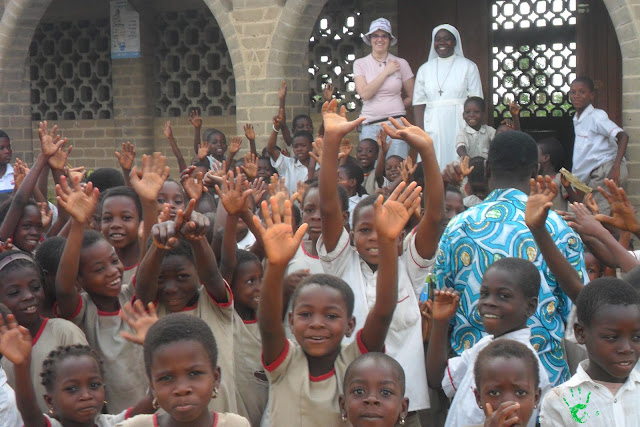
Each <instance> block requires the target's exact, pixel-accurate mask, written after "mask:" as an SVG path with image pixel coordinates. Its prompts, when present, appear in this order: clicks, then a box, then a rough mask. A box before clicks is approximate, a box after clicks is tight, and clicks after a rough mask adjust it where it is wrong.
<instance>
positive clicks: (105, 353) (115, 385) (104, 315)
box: [69, 285, 149, 413]
mask: <svg viewBox="0 0 640 427" xmlns="http://www.w3.org/2000/svg"><path fill="white" fill-rule="evenodd" d="M134 292H135V291H134V288H133V286H131V285H122V288H121V289H120V295H118V302H119V303H120V306H121V307H122V306H123V305H125V304H126V303H127V302H129V301H131V300H132V299H133V296H134ZM80 297H81V298H80V302H79V304H78V308H77V309H76V312H75V313H73V315H72V316H71V318H70V319H69V320H71V321H72V322H73V323H75V324H76V325H78V326H80V329H82V330H83V331H84V333H85V335H86V336H87V341H89V345H90V346H91V347H92V348H93V349H94V350H96V351H97V352H98V354H100V356H101V357H102V361H103V366H104V374H105V375H104V378H105V385H106V387H105V389H106V394H105V398H106V399H105V400H106V401H107V402H109V403H108V404H107V405H108V407H107V408H108V410H109V412H113V413H118V412H121V411H124V410H125V409H127V408H129V407H131V406H133V405H135V404H136V403H137V402H138V401H139V400H141V399H142V398H144V397H145V396H146V393H147V389H148V387H149V381H148V379H147V374H146V372H145V369H144V359H143V356H142V346H141V345H138V344H134V343H132V342H130V341H127V340H126V339H124V338H122V337H121V336H120V331H127V332H130V333H135V331H134V330H133V329H132V328H131V327H130V326H129V325H128V324H127V323H126V322H125V321H124V320H122V319H121V318H120V316H119V315H118V314H119V313H120V310H118V311H114V312H103V311H100V310H99V309H98V307H96V305H95V304H94V303H93V301H92V300H91V298H90V297H89V295H87V293H86V292H82V293H81V294H80Z"/></svg>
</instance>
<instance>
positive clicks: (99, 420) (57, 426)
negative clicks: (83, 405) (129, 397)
mask: <svg viewBox="0 0 640 427" xmlns="http://www.w3.org/2000/svg"><path fill="white" fill-rule="evenodd" d="M130 411H131V410H130V409H127V410H126V411H122V412H120V413H119V414H116V415H110V414H100V415H98V416H96V418H95V419H94V420H93V425H94V427H113V426H115V425H116V424H118V423H121V422H123V421H124V420H126V419H128V418H129V412H130ZM43 415H44V418H45V421H46V422H47V424H46V427H64V426H63V425H62V424H61V423H60V421H58V420H56V419H55V418H51V417H50V416H49V415H47V414H43Z"/></svg>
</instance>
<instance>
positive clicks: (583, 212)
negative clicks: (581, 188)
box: [563, 203, 606, 236]
mask: <svg viewBox="0 0 640 427" xmlns="http://www.w3.org/2000/svg"><path fill="white" fill-rule="evenodd" d="M569 209H570V210H571V211H572V212H573V214H574V217H573V218H569V221H567V224H568V225H569V227H571V228H573V229H574V230H576V231H577V232H578V233H579V234H584V235H588V236H597V235H598V233H599V232H603V231H605V230H606V229H605V228H604V226H603V225H602V224H601V223H600V222H599V221H598V220H596V218H595V217H594V216H593V215H591V212H589V209H587V207H586V206H585V205H583V204H582V203H570V204H569ZM563 218H564V216H563ZM565 221H566V219H565Z"/></svg>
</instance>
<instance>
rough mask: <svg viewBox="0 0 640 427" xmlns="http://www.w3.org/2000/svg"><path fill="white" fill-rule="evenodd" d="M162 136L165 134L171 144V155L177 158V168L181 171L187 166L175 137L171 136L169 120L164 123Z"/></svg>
mask: <svg viewBox="0 0 640 427" xmlns="http://www.w3.org/2000/svg"><path fill="white" fill-rule="evenodd" d="M164 136H166V137H167V140H169V144H170V145H171V151H173V155H174V156H176V160H178V168H179V169H180V172H182V171H183V170H185V169H186V168H187V162H185V161H184V157H183V156H182V152H181V151H180V148H178V144H177V143H176V139H175V138H174V137H173V130H172V129H171V121H170V120H167V123H165V125H164ZM196 151H197V150H196Z"/></svg>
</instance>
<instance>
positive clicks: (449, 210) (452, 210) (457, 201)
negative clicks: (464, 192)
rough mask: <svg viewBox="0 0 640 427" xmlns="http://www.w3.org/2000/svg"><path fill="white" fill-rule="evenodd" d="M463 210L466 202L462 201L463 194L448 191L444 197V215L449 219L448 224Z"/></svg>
mask: <svg viewBox="0 0 640 427" xmlns="http://www.w3.org/2000/svg"><path fill="white" fill-rule="evenodd" d="M462 212H464V203H463V202H462V196H461V195H460V194H458V193H454V192H452V191H447V193H446V194H445V198H444V215H445V218H446V220H447V221H446V222H447V224H448V223H449V221H451V220H452V219H453V218H454V217H455V216H456V215H459V214H461V213H462Z"/></svg>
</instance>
